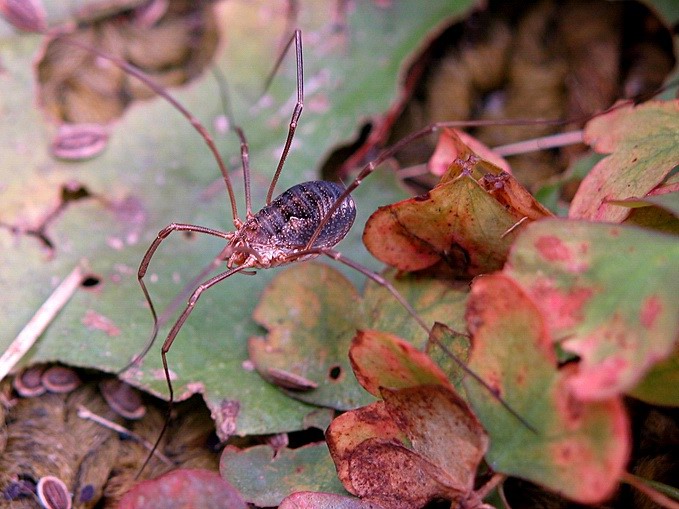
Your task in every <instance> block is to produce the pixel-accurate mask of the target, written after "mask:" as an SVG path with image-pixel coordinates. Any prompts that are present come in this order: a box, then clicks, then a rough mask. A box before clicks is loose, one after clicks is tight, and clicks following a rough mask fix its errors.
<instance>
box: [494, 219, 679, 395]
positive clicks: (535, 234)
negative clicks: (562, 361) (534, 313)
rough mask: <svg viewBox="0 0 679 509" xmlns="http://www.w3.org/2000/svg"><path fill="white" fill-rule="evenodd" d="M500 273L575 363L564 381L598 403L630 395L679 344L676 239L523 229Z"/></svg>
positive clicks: (593, 227) (553, 226)
mask: <svg viewBox="0 0 679 509" xmlns="http://www.w3.org/2000/svg"><path fill="white" fill-rule="evenodd" d="M505 271H506V273H507V274H508V275H510V276H511V277H513V278H514V279H515V280H516V281H517V282H518V283H519V284H520V285H521V286H522V287H523V288H524V289H525V290H526V291H527V292H528V293H529V294H530V295H531V297H532V298H533V299H534V300H535V302H536V303H537V305H538V307H539V308H540V310H541V311H542V313H544V315H545V316H546V317H547V319H548V326H549V328H550V329H551V331H552V333H553V334H554V339H555V341H561V345H562V347H563V348H564V349H565V350H567V351H569V352H572V353H576V354H577V355H579V356H580V358H581V360H580V363H579V372H578V374H577V375H576V376H573V377H572V379H571V380H570V382H569V385H570V387H571V389H572V390H573V391H574V393H575V394H576V395H577V397H579V398H582V399H587V400H603V399H606V398H609V397H612V396H615V395H618V394H620V393H622V392H625V391H628V390H630V389H632V388H633V387H634V386H635V385H636V383H637V382H639V381H640V380H641V378H642V377H643V376H644V374H645V373H646V372H647V371H648V370H649V369H650V368H651V367H652V366H653V365H654V364H655V363H657V362H658V361H659V360H661V359H664V358H667V357H668V356H669V355H670V354H671V353H672V352H673V350H674V348H675V345H676V343H677V338H679V320H678V319H677V317H679V301H677V298H676V290H677V287H678V285H679V240H677V238H676V237H674V236H670V235H665V234H661V233H656V232H652V231H648V230H643V229H640V228H635V227H630V226H618V225H610V224H598V223H589V222H582V221H566V220H551V221H541V222H537V223H534V224H532V225H529V226H528V227H527V228H526V229H525V230H524V231H523V232H522V234H521V236H520V237H519V238H518V239H517V242H516V243H515V244H514V246H513V248H512V251H511V252H510V256H509V260H508V263H507V266H506V268H505Z"/></svg>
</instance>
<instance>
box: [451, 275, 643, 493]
mask: <svg viewBox="0 0 679 509" xmlns="http://www.w3.org/2000/svg"><path fill="white" fill-rule="evenodd" d="M467 320H468V323H469V328H470V332H471V333H472V349H471V356H470V361H469V367H470V369H473V370H474V371H475V372H476V373H477V374H478V375H479V376H480V377H481V378H483V379H484V380H486V381H487V382H488V383H490V385H491V386H492V387H493V389H495V390H496V391H497V394H498V395H499V396H501V397H502V398H503V399H504V401H505V402H506V403H508V404H509V405H510V406H511V407H512V408H513V409H514V411H516V412H518V414H519V415H521V417H522V418H523V419H525V420H526V421H527V422H528V423H529V424H530V425H531V427H532V429H530V428H528V427H527V426H526V425H524V424H522V423H520V422H519V421H518V420H517V419H516V418H515V416H513V415H511V414H510V413H509V412H507V411H506V409H505V408H504V407H503V406H502V405H501V404H500V401H499V400H498V399H497V397H494V396H493V395H492V394H491V393H490V392H489V391H488V390H487V389H486V388H485V387H482V386H480V385H479V384H478V383H477V382H476V381H474V380H472V379H470V378H467V379H465V380H464V382H463V383H464V385H465V388H466V390H467V396H468V397H469V401H470V402H471V405H472V407H473V409H474V412H475V414H476V415H477V416H478V417H479V420H480V421H481V422H482V423H483V425H484V427H485V428H486V431H487V432H488V435H489V436H490V449H489V451H488V453H487V454H486V460H487V461H488V463H489V464H490V466H491V467H492V469H493V470H494V471H496V472H502V473H505V474H508V475H514V476H518V477H523V478H525V479H529V480H531V481H533V482H537V483H539V484H540V485H542V486H545V487H548V488H551V489H553V490H556V491H558V492H559V493H561V494H562V495H564V496H566V497H568V498H570V499H573V500H576V501H578V502H582V503H596V502H600V501H602V500H605V499H606V498H608V497H609V496H610V495H611V494H612V493H613V491H614V489H615V487H616V486H617V483H618V480H619V478H620V476H621V475H622V473H623V471H624V468H625V464H626V463H627V461H628V455H629V449H630V436H629V433H630V431H629V424H628V422H627V417H626V414H625V409H624V407H623V405H622V401H621V399H620V398H614V399H608V400H605V401H596V402H583V401H580V400H578V399H577V397H576V396H575V395H574V394H573V393H572V391H571V390H570V387H569V385H568V382H569V378H570V376H572V375H573V371H574V370H573V369H570V368H572V366H567V367H565V368H564V369H558V368H557V363H556V355H555V353H554V349H553V344H552V339H551V333H550V330H549V327H548V325H547V320H546V317H545V316H544V315H543V314H542V312H541V311H540V309H539V308H538V306H536V305H535V303H534V302H533V300H532V299H531V297H530V296H529V295H528V294H527V293H526V292H524V291H523V290H522V289H521V287H520V286H519V285H518V284H517V283H516V282H514V281H513V280H512V279H511V278H510V277H508V276H506V275H505V274H503V273H495V274H491V275H488V276H484V277H482V278H478V279H477V280H476V281H475V282H474V284H473V286H472V291H471V294H470V297H469V306H468V309H467Z"/></svg>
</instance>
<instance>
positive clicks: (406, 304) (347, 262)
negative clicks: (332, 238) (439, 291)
mask: <svg viewBox="0 0 679 509" xmlns="http://www.w3.org/2000/svg"><path fill="white" fill-rule="evenodd" d="M311 251H314V250H311ZM318 252H319V253H322V254H324V255H326V256H329V257H330V258H332V259H333V260H337V261H338V262H340V263H343V264H344V265H347V266H348V267H351V268H352V269H355V270H357V271H358V272H360V273H361V274H363V275H364V276H366V277H369V278H370V279H372V280H373V281H375V283H377V284H378V285H380V286H383V287H384V288H386V289H387V290H388V291H389V293H391V295H392V296H393V297H394V298H395V299H396V300H397V301H398V302H399V303H400V304H401V306H403V307H404V309H405V310H406V311H408V313H409V314H410V316H412V317H413V318H414V319H415V321H417V323H418V324H419V325H420V327H422V328H423V329H424V331H425V332H426V333H427V334H429V332H430V331H431V327H429V326H428V325H427V324H426V323H425V321H424V320H423V319H422V317H421V316H420V315H419V313H418V312H417V311H415V308H413V307H412V306H411V305H410V302H408V301H407V300H406V298H405V297H403V295H401V294H400V293H399V291H398V290H397V289H396V288H395V287H394V285H392V284H391V283H390V282H389V281H388V280H387V279H385V278H383V277H382V276H381V275H379V274H377V273H376V272H373V271H372V270H370V269H369V268H367V267H365V266H363V265H361V264H360V263H358V262H355V261H354V260H352V259H351V258H347V257H346V256H344V255H343V254H342V253H340V252H339V251H335V250H334V249H329V248H323V249H320V250H318Z"/></svg>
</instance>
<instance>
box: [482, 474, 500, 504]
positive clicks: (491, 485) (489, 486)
mask: <svg viewBox="0 0 679 509" xmlns="http://www.w3.org/2000/svg"><path fill="white" fill-rule="evenodd" d="M505 479H507V476H506V475H504V474H493V477H491V478H490V480H489V481H488V482H487V483H486V484H484V485H483V486H481V487H480V488H479V489H478V490H477V491H476V495H477V496H478V497H479V499H481V500H483V499H484V498H486V497H487V496H488V494H489V493H490V492H491V491H493V490H494V489H495V488H496V487H497V486H498V485H499V484H500V483H502V482H504V480H505Z"/></svg>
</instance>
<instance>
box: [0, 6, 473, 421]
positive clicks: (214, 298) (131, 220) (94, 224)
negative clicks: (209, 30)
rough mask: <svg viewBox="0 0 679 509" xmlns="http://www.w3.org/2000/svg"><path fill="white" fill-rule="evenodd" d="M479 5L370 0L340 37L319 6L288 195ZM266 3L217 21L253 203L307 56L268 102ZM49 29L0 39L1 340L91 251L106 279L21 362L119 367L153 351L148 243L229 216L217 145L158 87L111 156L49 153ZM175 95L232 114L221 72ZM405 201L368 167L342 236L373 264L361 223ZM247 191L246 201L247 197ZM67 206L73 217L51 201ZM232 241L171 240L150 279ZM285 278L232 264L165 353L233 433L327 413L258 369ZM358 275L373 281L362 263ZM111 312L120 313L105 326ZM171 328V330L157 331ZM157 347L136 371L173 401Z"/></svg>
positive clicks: (225, 138) (219, 137)
mask: <svg viewBox="0 0 679 509" xmlns="http://www.w3.org/2000/svg"><path fill="white" fill-rule="evenodd" d="M468 3H469V2H467V3H464V2H462V3H459V4H456V3H454V2H450V1H444V0H437V1H435V2H431V3H430V4H429V5H428V8H427V9H421V8H420V6H419V5H417V4H413V3H410V2H404V3H395V4H394V5H393V6H392V8H390V9H389V10H388V11H386V12H385V11H383V10H382V9H381V8H379V7H378V6H377V5H375V4H374V3H373V2H362V3H360V4H357V5H356V9H355V10H352V11H351V12H349V13H348V14H347V25H346V26H347V28H346V32H343V34H342V36H335V35H332V34H334V33H335V32H333V25H332V21H331V20H332V19H333V18H332V12H333V9H334V8H335V2H334V1H322V2H313V3H310V4H308V5H305V6H304V10H303V15H302V16H300V19H299V26H300V28H301V29H302V30H303V37H304V57H305V83H306V85H307V87H306V97H305V104H306V107H305V110H304V114H303V115H302V117H301V121H300V124H299V128H298V130H297V134H296V137H295V142H294V143H293V148H292V151H291V153H290V157H289V159H288V161H287V163H286V167H285V170H284V172H283V175H282V177H281V182H280V184H279V186H278V189H277V192H281V191H282V190H283V189H284V188H286V187H289V186H291V185H293V184H296V183H299V182H301V181H305V180H309V179H313V178H316V177H317V171H316V168H318V166H319V165H320V163H321V161H322V160H323V158H324V156H325V155H327V154H328V152H329V151H330V150H332V149H333V148H334V147H335V146H337V145H338V144H339V143H344V142H346V141H347V140H349V139H351V138H352V137H353V136H354V135H355V134H356V133H357V132H358V131H359V129H360V124H361V123H362V122H364V121H365V120H366V119H370V118H372V117H375V116H378V115H381V114H382V112H384V111H386V110H387V108H388V106H389V104H390V102H391V101H393V99H394V98H395V97H396V94H397V92H398V84H397V83H398V75H399V72H400V67H401V65H402V62H403V61H404V60H405V59H406V57H407V56H408V55H410V54H411V53H412V52H413V51H414V50H415V48H416V47H417V46H418V45H419V44H420V42H421V41H422V40H424V39H425V38H426V37H427V34H428V33H429V31H430V30H431V29H432V28H433V27H436V26H438V25H440V24H441V23H442V22H443V21H444V20H447V19H449V18H450V17H451V16H455V15H456V14H455V13H456V12H457V13H459V12H461V11H462V10H463V9H464V8H465V7H466V5H467V4H468ZM268 5H269V4H268V2H263V1H262V2H260V3H259V4H255V3H253V2H250V1H248V2H242V1H230V2H223V3H222V4H219V9H218V13H217V14H216V15H215V17H214V20H215V23H217V25H218V26H219V28H220V32H221V33H222V34H223V36H224V40H225V41H226V43H225V44H222V45H221V47H220V52H219V54H218V55H217V58H216V62H215V65H217V66H219V68H220V69H221V70H222V71H223V72H224V74H225V75H226V76H227V80H228V83H229V90H230V92H231V98H232V100H233V110H234V116H235V119H236V121H237V122H238V123H239V124H240V125H242V126H243V128H244V131H245V133H246V135H247V138H248V142H249V145H250V151H251V154H250V156H251V164H252V168H253V172H252V181H253V201H254V204H255V207H259V206H261V205H262V204H263V201H264V196H265V194H266V190H267V185H268V182H269V179H270V177H271V174H272V173H273V171H274V168H275V166H276V164H277V162H278V157H279V154H280V149H281V146H282V144H283V142H284V140H285V135H286V132H287V126H288V122H289V118H290V115H291V113H292V103H291V102H290V101H291V99H292V98H294V97H295V66H294V58H292V56H291V55H288V56H287V57H286V60H285V62H284V64H283V67H282V69H281V71H280V72H279V73H278V75H277V76H276V78H275V80H274V83H273V84H272V87H271V89H270V91H269V93H268V94H267V97H266V99H267V100H266V101H262V102H261V103H258V104H255V100H256V98H257V96H258V95H259V94H260V93H261V91H262V86H263V83H264V80H265V78H266V76H267V73H268V72H269V71H270V70H271V68H272V66H273V63H274V62H275V60H276V57H277V55H278V53H279V48H280V44H281V41H282V40H283V38H284V33H283V31H284V29H285V28H284V25H285V17H284V16H274V17H273V18H268V17H266V16H262V13H264V12H270V11H267V8H268V7H267V6H268ZM42 43H43V41H42V38H40V37H37V36H33V35H24V36H20V37H19V36H14V35H13V36H11V37H6V38H4V39H2V40H0V58H1V59H2V62H3V69H4V74H3V79H2V80H1V81H0V107H1V108H2V111H3V119H4V121H3V123H2V127H0V134H1V136H0V150H1V151H2V154H3V175H4V177H5V178H4V179H3V193H2V195H1V196H0V210H1V211H2V212H1V216H0V222H1V223H2V224H3V225H4V227H3V228H2V229H0V248H1V254H0V263H2V266H3V272H2V275H1V276H0V285H1V287H2V289H3V295H4V297H3V299H2V302H0V313H1V314H2V316H3V317H4V319H3V323H2V328H1V329H0V337H1V338H2V339H1V340H0V341H1V343H0V349H3V350H4V349H5V348H7V346H8V345H9V342H10V341H11V339H12V338H13V337H15V336H16V334H17V333H18V332H19V330H21V328H22V327H23V326H24V325H25V324H26V323H27V322H28V321H29V319H30V318H31V317H32V315H33V313H34V312H35V310H36V309H37V308H38V307H39V306H40V304H41V303H42V302H43V301H44V300H45V299H46V298H47V296H48V295H49V294H50V292H51V291H52V289H53V288H54V286H55V285H56V284H57V283H58V281H59V280H61V279H62V278H63V277H64V276H65V275H66V274H68V273H69V272H70V271H71V270H72V268H73V267H74V266H75V265H76V264H77V263H79V262H80V261H81V260H82V259H86V260H88V261H89V265H90V269H91V272H92V273H93V274H94V275H96V276H98V277H99V278H100V280H101V284H100V285H99V286H98V287H96V288H93V289H92V290H90V291H85V290H82V291H78V292H77V293H76V294H75V295H74V296H73V298H72V299H71V301H70V302H69V304H68V306H66V308H65V309H63V311H62V312H61V314H60V315H59V317H58V318H57V320H55V321H54V323H52V324H51V326H50V327H49V329H48V330H47V331H46V333H45V334H44V335H43V336H42V337H41V338H40V340H39V341H38V343H37V344H36V345H35V347H34V348H33V349H32V350H31V352H30V353H29V355H28V356H27V358H26V359H25V362H27V363H28V362H38V361H52V360H59V361H61V362H64V363H67V364H71V365H77V366H85V367H92V368H97V369H101V370H104V371H108V372H117V371H118V370H120V369H121V368H122V367H123V366H125V365H126V364H127V363H128V362H129V361H130V359H131V358H132V357H133V356H134V355H135V353H137V352H139V351H140V350H141V348H142V347H143V345H144V344H145V342H146V341H147V338H148V337H149V334H150V331H151V318H150V315H149V312H148V309H146V307H145V305H144V300H143V297H142V294H141V291H140V289H139V287H138V284H137V282H136V271H137V267H138V265H139V262H140V260H141V259H142V256H143V254H144V251H145V249H146V247H147V246H148V245H149V244H150V243H151V241H152V240H153V239H154V238H155V236H156V233H157V232H158V231H159V230H160V229H161V228H163V227H164V226H165V225H167V224H168V223H170V222H172V221H178V222H186V223H193V224H200V225H205V226H209V227H214V228H222V229H229V228H230V227H231V226H230V225H231V218H230V212H229V207H228V204H227V202H226V198H225V196H226V195H225V193H224V191H223V190H222V189H223V187H221V185H220V184H219V172H218V171H217V169H216V165H215V162H214V160H213V159H212V157H211V155H210V154H209V152H208V150H207V148H206V147H205V144H204V143H203V141H202V140H201V139H200V137H198V136H197V135H196V133H195V132H194V131H193V129H192V128H191V126H190V125H189V124H188V123H187V122H186V120H185V119H184V118H183V117H181V116H180V115H179V114H178V113H177V112H176V111H175V110H173V109H172V108H171V107H170V106H169V105H168V104H166V103H165V102H164V101H163V100H161V99H155V100H152V101H149V102H145V103H143V104H136V105H135V106H133V107H131V108H130V109H129V110H128V112H127V113H126V115H125V116H124V118H122V119H121V120H120V121H119V122H117V123H116V124H115V125H114V126H113V132H112V137H111V141H110V144H109V146H108V148H107V150H106V152H105V153H104V154H103V155H102V156H101V157H99V158H97V159H94V160H89V161H82V162H77V163H67V162H63V161H56V160H53V159H52V158H51V157H50V156H49V149H48V146H49V143H50V138H51V135H52V134H53V130H54V128H53V127H52V126H49V125H47V124H46V122H45V119H44V118H43V116H42V115H41V113H40V111H39V110H38V109H37V108H36V107H35V88H36V86H35V83H34V77H33V74H32V73H33V70H34V66H33V62H34V60H35V59H36V58H37V56H38V55H39V53H40V51H41V44H42ZM172 93H173V95H175V96H176V97H177V98H178V99H179V100H181V101H182V102H183V103H184V104H185V105H186V106H187V107H188V109H189V110H190V111H191V112H192V113H194V114H195V115H196V117H197V118H198V119H200V120H201V121H202V122H203V123H204V124H205V125H206V126H208V127H211V126H212V125H213V124H214V122H215V120H216V119H217V118H218V117H219V116H220V115H222V106H221V103H220V100H219V91H218V87H217V84H216V82H215V80H214V78H213V77H212V76H211V75H210V74H209V73H206V74H205V75H204V76H202V77H201V78H199V79H198V80H196V81H195V82H193V83H192V84H191V85H190V86H187V87H185V88H184V89H182V90H179V91H173V92H172ZM215 138H216V143H217V144H218V147H219V149H220V151H221V152H222V153H223V154H224V155H225V159H227V161H228V162H229V163H232V164H231V166H232V167H233V172H234V173H233V174H234V180H235V187H236V189H238V190H239V192H238V194H239V196H240V194H241V192H240V189H241V185H242V178H241V177H240V176H239V175H238V171H236V170H237V168H238V165H239V157H238V154H239V147H238V143H237V140H236V139H235V136H234V135H233V134H232V133H226V134H216V135H215ZM73 183H76V185H77V186H80V187H82V188H83V189H86V190H87V196H86V197H84V198H83V199H80V200H77V201H71V202H69V203H68V204H67V205H66V206H65V208H63V210H62V209H58V207H59V204H60V202H61V194H62V188H68V187H69V186H72V185H73ZM215 183H216V184H215ZM215 190H216V191H215ZM402 197H403V192H402V191H401V190H399V189H398V186H396V185H395V184H394V181H393V180H389V179H384V178H381V177H380V176H379V175H375V176H373V177H371V178H369V179H367V180H366V182H365V183H364V184H363V186H361V187H360V188H359V189H358V190H357V193H356V195H355V199H356V201H357V203H358V208H359V218H358V220H357V226H356V227H355V228H354V230H353V231H352V232H351V233H350V235H349V237H348V238H347V239H346V240H345V242H344V243H342V244H341V245H340V246H339V249H341V250H342V251H343V252H344V253H346V254H347V255H348V256H351V257H352V258H355V259H358V260H359V261H362V262H364V263H367V264H371V262H370V259H369V256H368V255H367V253H366V252H365V250H364V249H363V248H362V245H361V240H360V235H361V234H360V230H361V229H360V226H359V225H360V224H361V222H364V221H365V218H366V217H367V215H368V214H369V213H370V212H372V211H373V210H375V208H376V207H377V206H378V205H380V204H384V203H388V202H391V201H394V200H396V199H400V198H402ZM241 198H242V196H241ZM239 205H240V207H239V208H240V210H241V213H242V200H241V202H240V204H239ZM55 210H59V213H58V214H53V212H54V211H55ZM46 218H50V219H49V221H48V223H47V225H46V227H45V229H44V233H45V234H46V235H47V236H48V238H49V239H50V240H51V242H52V243H53V245H54V251H53V252H52V253H51V254H48V253H47V252H46V250H45V249H44V247H43V246H42V245H41V242H40V240H39V239H38V238H37V237H35V236H31V235H25V234H23V232H26V231H28V230H35V229H38V228H39V227H40V226H41V225H42V223H43V221H44V220H45V219H46ZM17 232H18V233H17ZM221 247H222V244H221V243H220V242H219V241H215V240H214V239H208V238H202V236H193V237H192V238H186V237H184V236H182V235H173V236H172V237H171V238H170V239H168V240H167V241H165V242H164V243H163V244H162V246H161V247H160V249H159V250H158V252H157V254H156V256H154V259H153V262H152V263H151V265H150V268H149V273H148V275H147V280H148V286H149V289H150V292H151V294H152V296H153V299H154V302H155V303H156V305H157V306H158V308H159V309H161V310H162V309H163V308H164V307H165V306H167V305H168V304H169V303H170V302H171V301H172V299H173V298H174V297H175V296H177V294H178V293H179V292H181V290H182V288H183V287H184V285H185V284H186V283H187V282H188V281H190V280H191V279H192V278H193V277H194V276H195V275H196V274H197V273H198V272H199V271H200V270H201V269H202V268H203V267H204V266H206V264H208V263H209V262H210V261H211V260H212V258H213V257H214V256H215V255H216V254H217V253H218V252H219V251H220V249H221ZM371 266H372V267H375V263H374V262H372V265H371ZM271 277H273V273H268V274H267V273H266V272H265V271H264V272H262V273H260V274H258V275H257V276H256V277H246V276H240V275H239V276H234V277H233V278H231V279H229V280H228V281H226V282H225V283H223V284H221V285H219V286H218V287H216V288H213V289H212V290H211V291H208V292H206V293H205V294H204V295H203V296H202V297H201V299H200V301H199V303H198V305H197V306H196V309H195V311H194V312H193V314H192V315H191V317H190V318H189V320H188V321H187V323H186V325H185V326H184V327H183V329H182V330H181V332H180V334H179V336H178V337H177V340H176V341H175V342H174V344H173V346H172V349H171V350H170V352H169V354H168V360H169V365H170V369H171V370H172V372H173V374H174V375H175V376H176V378H175V380H174V386H175V390H176V396H177V397H178V398H185V397H187V396H188V395H190V394H192V393H195V392H202V393H203V394H204V397H205V399H206V401H207V403H208V405H209V406H210V408H211V410H212V411H213V415H215V416H216V418H217V421H218V428H219V430H220V431H221V432H222V433H223V434H227V433H228V432H229V430H231V431H233V427H232V426H231V424H232V423H233V420H234V419H235V421H236V429H235V432H236V433H238V434H250V433H272V432H278V431H285V430H292V429H299V428H300V427H302V426H303V421H304V418H305V416H306V415H307V414H309V412H312V411H313V407H310V406H308V405H306V404H303V403H301V402H296V401H294V400H291V399H290V398H287V397H286V396H285V395H284V394H282V393H281V392H280V391H278V390H277V389H276V388H275V387H272V386H271V385H270V384H268V383H266V382H264V381H263V380H262V379H261V378H260V377H259V376H258V374H257V373H254V372H252V371H248V369H247V364H245V365H244V362H245V361H246V360H247V349H246V340H247V338H248V337H250V336H253V335H256V334H258V333H259V329H258V327H257V325H256V324H255V323H254V322H253V321H252V319H251V317H250V315H251V312H252V309H254V307H255V304H256V302H257V301H258V299H259V294H260V292H261V290H262V289H263V288H264V286H265V285H266V284H267V282H268V281H269V280H270V278H271ZM351 277H352V278H354V280H356V281H358V280H361V277H360V275H351ZM88 317H90V318H92V317H96V318H97V319H96V320H92V319H88ZM84 322H85V323H84ZM102 323H107V324H109V326H107V327H104V328H101V327H100V326H99V324H102ZM115 331H117V332H115ZM167 331H168V328H167V326H166V327H165V328H164V329H163V330H162V331H161V334H160V340H162V339H163V335H164V334H167ZM157 348H158V347H156V348H154V349H153V350H152V351H151V352H150V353H149V355H148V356H147V358H146V360H145V361H144V364H143V365H142V368H141V369H140V370H139V371H137V372H136V373H128V375H127V379H128V380H129V381H130V382H132V383H133V384H134V385H136V386H138V387H141V388H143V389H146V390H148V391H150V392H152V393H154V394H157V395H159V396H163V397H167V388H166V384H165V381H164V379H163V375H162V371H161V364H160V356H159V354H158V349H157ZM236 408H237V409H238V412H237V415H235V416H234V415H233V414H234V409H236ZM225 409H230V410H229V411H227V412H226V413H225V412H224V410H225ZM225 415H226V416H227V417H225Z"/></svg>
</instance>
